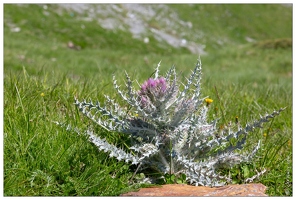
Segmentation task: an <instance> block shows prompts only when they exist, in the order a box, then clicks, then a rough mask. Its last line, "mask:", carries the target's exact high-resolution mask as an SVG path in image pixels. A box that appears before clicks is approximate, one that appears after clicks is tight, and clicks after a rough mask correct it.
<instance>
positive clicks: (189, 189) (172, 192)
mask: <svg viewBox="0 0 296 200" xmlns="http://www.w3.org/2000/svg"><path fill="white" fill-rule="evenodd" d="M265 190H266V187H265V186H264V185H263V184H260V183H259V184H243V185H226V186H222V187H213V188H211V187H204V186H192V185H185V184H168V185H162V186H160V187H150V188H142V189H140V190H139V191H138V192H129V193H126V194H122V195H121V196H267V195H266V194H265Z"/></svg>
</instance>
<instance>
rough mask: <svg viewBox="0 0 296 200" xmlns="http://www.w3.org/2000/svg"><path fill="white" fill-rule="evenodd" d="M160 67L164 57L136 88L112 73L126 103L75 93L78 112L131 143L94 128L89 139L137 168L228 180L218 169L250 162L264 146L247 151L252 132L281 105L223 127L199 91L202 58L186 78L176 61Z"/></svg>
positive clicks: (207, 182) (211, 181)
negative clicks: (119, 141)
mask: <svg viewBox="0 0 296 200" xmlns="http://www.w3.org/2000/svg"><path fill="white" fill-rule="evenodd" d="M159 67H160V63H159V64H158V66H157V67H156V70H155V73H154V75H153V76H154V77H150V78H149V79H148V80H146V81H145V82H144V83H143V84H141V85H140V84H138V86H137V87H136V88H135V86H134V84H135V82H134V81H132V80H131V78H130V77H129V75H128V74H127V73H125V76H126V82H125V87H126V90H122V89H121V87H120V86H119V85H118V84H117V80H116V79H115V76H113V86H114V88H115V90H116V91H117V93H118V95H119V97H120V98H121V99H123V101H124V102H125V103H126V105H125V106H122V105H119V104H118V103H116V101H115V100H114V99H111V98H110V97H109V96H107V95H105V99H106V101H105V103H104V104H103V105H102V104H101V103H100V102H95V103H94V102H93V101H91V100H89V101H85V100H83V101H79V100H78V99H77V98H75V105H76V106H77V107H78V108H79V111H80V112H82V113H83V114H84V115H85V116H86V117H88V118H89V119H91V120H92V121H94V122H95V123H96V124H97V125H99V126H101V127H103V128H104V129H106V130H107V131H110V132H121V133H124V134H126V135H127V137H128V138H129V140H130V143H129V144H130V146H129V147H128V148H126V149H123V148H119V147H117V146H115V145H113V144H110V143H108V142H107V140H106V139H104V138H101V137H100V136H99V135H97V134H96V133H94V131H93V130H91V129H89V130H87V131H86V133H87V134H88V135H89V139H90V141H91V142H92V143H94V144H95V145H96V146H97V147H98V149H99V150H101V151H105V152H107V153H108V154H109V156H110V157H115V158H117V159H118V160H119V161H125V162H127V163H130V164H132V165H137V167H138V168H137V171H141V170H144V169H151V170H154V171H157V172H159V173H160V174H163V175H164V174H171V175H178V174H183V175H186V181H187V182H188V183H190V184H192V185H196V186H197V185H203V186H221V185H224V184H226V183H230V182H231V178H230V177H227V176H223V175H221V174H220V173H219V172H218V171H219V169H224V168H230V167H232V166H234V165H236V164H239V163H242V162H250V161H251V160H252V158H254V156H255V154H256V152H257V151H258V149H259V148H260V141H258V143H257V144H255V145H254V147H253V150H251V152H245V153H244V151H242V150H243V148H244V147H245V144H246V141H247V136H248V133H249V132H252V131H253V130H254V129H255V128H262V127H261V125H262V124H263V123H265V122H268V121H269V119H271V118H273V117H275V116H276V115H279V113H280V112H281V111H282V110H283V109H280V110H278V111H274V112H273V113H271V114H266V115H264V116H261V117H260V118H259V119H258V120H257V121H254V122H253V123H250V124H247V125H246V126H245V127H238V129H237V130H236V131H232V130H231V129H230V128H229V129H225V130H223V131H222V132H221V130H218V129H217V128H216V124H217V121H218V119H215V120H213V121H211V122H208V120H207V112H208V109H209V105H210V103H211V102H212V100H211V99H209V98H207V97H202V96H201V75H202V73H201V61H200V60H198V62H197V64H196V66H195V68H194V70H193V71H192V73H191V75H190V76H189V77H188V78H187V79H186V80H187V82H186V83H185V84H183V83H180V82H179V81H178V78H177V73H176V70H175V67H174V66H173V67H172V68H171V69H170V70H169V71H168V72H167V73H166V74H165V75H164V76H160V75H159ZM136 83H137V82H136ZM218 132H219V134H218ZM218 135H219V136H218ZM233 141H235V142H233ZM258 175H260V173H258ZM252 178H253V179H254V177H252ZM253 179H252V180H253Z"/></svg>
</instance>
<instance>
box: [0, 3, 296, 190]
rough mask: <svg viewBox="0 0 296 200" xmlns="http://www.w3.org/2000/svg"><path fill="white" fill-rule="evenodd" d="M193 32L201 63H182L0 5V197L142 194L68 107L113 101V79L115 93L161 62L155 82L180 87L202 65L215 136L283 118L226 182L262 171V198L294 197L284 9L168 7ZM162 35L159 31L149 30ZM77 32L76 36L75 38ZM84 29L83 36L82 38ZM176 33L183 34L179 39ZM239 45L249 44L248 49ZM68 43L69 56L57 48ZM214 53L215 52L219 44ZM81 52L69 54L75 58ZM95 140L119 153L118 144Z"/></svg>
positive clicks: (44, 12) (174, 55)
mask: <svg viewBox="0 0 296 200" xmlns="http://www.w3.org/2000/svg"><path fill="white" fill-rule="evenodd" d="M167 7H168V8H169V10H170V11H171V12H173V13H177V14H178V16H179V18H180V19H182V20H183V21H191V23H192V24H193V26H192V28H191V32H187V33H186V34H187V35H186V37H188V38H187V39H188V40H189V39H190V37H192V38H193V37H194V34H195V33H197V32H198V31H199V30H202V31H203V37H201V38H200V39H199V40H197V39H196V40H195V42H197V43H200V44H204V45H205V51H206V53H207V54H204V55H198V54H194V53H191V52H190V51H189V50H188V49H186V48H184V47H180V48H174V47H172V46H170V45H169V44H167V43H165V42H160V41H158V40H156V39H153V38H150V41H149V43H144V42H143V40H141V39H138V38H134V37H132V34H131V33H130V32H128V31H124V30H116V31H115V30H108V29H104V28H102V27H101V26H100V25H99V24H98V22H97V20H83V17H85V16H87V13H78V12H77V13H76V12H75V11H69V10H66V9H62V8H60V7H59V6H58V5H54V4H52V5H46V6H45V5H35V4H30V5H18V4H4V18H3V22H4V30H3V34H4V70H3V72H4V74H3V78H4V92H3V94H4V96H3V102H4V110H3V112H4V128H3V142H4V148H3V150H4V153H3V156H4V159H3V163H4V166H3V172H4V173H3V176H4V189H3V191H4V196H118V195H120V194H122V193H124V192H127V191H130V190H135V189H137V188H139V187H145V186H146V185H140V184H136V183H135V184H130V183H129V179H130V178H131V176H132V175H133V169H132V168H131V167H130V165H128V164H126V163H124V162H118V161H117V160H116V159H111V158H109V157H108V154H106V153H104V152H100V151H98V149H97V148H96V146H94V145H93V144H91V143H90V142H88V138H87V137H86V136H84V135H78V134H76V133H75V132H69V131H67V130H66V129H64V128H61V127H59V126H57V125H56V124H55V123H54V122H61V123H66V124H71V125H73V126H76V127H78V128H80V129H84V128H86V127H87V126H89V125H91V122H90V121H89V120H87V119H86V118H85V117H84V116H82V115H81V114H80V113H79V112H78V110H77V109H76V108H75V106H74V104H73V103H74V96H77V97H78V98H79V99H89V98H91V99H92V100H94V101H95V100H99V101H100V102H103V101H104V94H107V95H109V96H110V97H112V98H114V99H116V100H118V101H120V99H119V98H118V96H117V94H116V91H115V89H113V86H112V75H113V74H115V75H116V78H117V80H118V83H119V84H121V85H124V71H126V72H127V73H128V74H129V75H130V76H131V77H132V78H133V79H134V80H138V81H139V83H142V82H143V81H145V80H146V79H147V78H148V77H149V76H150V75H151V74H152V73H153V71H154V68H155V67H156V66H157V64H158V62H159V61H161V67H160V73H163V74H164V73H165V72H166V71H167V70H168V69H169V68H170V67H171V66H172V65H175V66H176V69H177V72H179V75H180V77H179V78H180V80H181V81H184V80H185V79H184V77H185V76H187V75H189V74H190V72H191V71H190V70H192V69H194V66H195V63H196V60H197V59H198V58H199V56H200V58H201V61H202V67H203V70H202V72H203V77H202V94H203V96H208V97H210V98H211V99H213V100H214V101H213V103H212V104H211V107H210V113H209V120H211V119H213V118H216V117H218V118H220V120H219V124H218V125H219V126H223V125H224V124H227V123H229V122H232V123H234V122H235V120H236V117H238V119H239V122H240V124H241V125H243V126H244V125H246V123H248V122H252V120H254V119H258V118H259V117H260V114H261V115H264V114H265V113H271V112H272V111H273V110H278V109H280V108H283V107H285V108H286V109H285V111H283V112H282V113H281V114H280V116H278V117H276V118H274V120H271V121H270V122H269V123H266V124H265V126H264V127H263V128H262V129H260V130H255V131H254V132H253V133H251V134H250V137H249V140H248V144H253V143H257V141H258V140H259V139H260V140H261V141H262V147H261V149H260V151H259V153H258V154H257V158H256V159H255V160H254V162H253V163H250V164H242V165H240V166H238V167H236V168H233V169H230V170H228V171H224V172H223V173H227V174H230V175H231V176H232V177H233V179H234V180H235V182H236V183H243V180H244V179H245V177H249V176H252V175H254V174H255V173H256V170H259V171H260V170H261V169H263V168H265V169H267V172H266V173H265V174H264V175H263V176H261V177H260V178H259V179H256V180H255V182H256V183H262V184H264V185H266V186H267V191H266V193H267V194H268V195H269V196H292V195H293V191H292V144H293V143H292V6H287V5H281V4H270V5H261V4H256V5H247V4H246V5H244V4H239V5H235V4H232V5H227V4H223V5H214V4H207V5H199V4H196V5H186V4H184V5H182V4H180V5H179V4H178V5H177V4H176V5H167ZM147 23H148V24H149V25H150V26H153V27H154V28H156V29H159V30H161V29H162V26H161V25H160V24H158V21H156V20H155V21H153V20H151V21H147ZM82 25H83V26H82ZM82 27H83V28H82ZM177 31H179V32H180V31H182V30H177ZM246 38H252V41H251V42H250V41H247V39H246ZM69 41H71V42H73V43H74V44H75V45H76V46H77V49H73V48H69V47H67V44H68V43H69ZM219 41H223V42H219ZM78 47H79V48H78ZM97 133H98V134H99V135H100V136H102V137H107V139H108V140H110V141H113V143H117V144H118V145H123V143H124V138H123V139H122V137H123V136H122V135H120V134H119V133H108V132H106V131H105V130H104V129H102V128H100V127H97Z"/></svg>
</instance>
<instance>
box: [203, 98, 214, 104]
mask: <svg viewBox="0 0 296 200" xmlns="http://www.w3.org/2000/svg"><path fill="white" fill-rule="evenodd" d="M213 101H214V100H213V99H210V98H206V99H205V102H206V103H207V106H209V105H210V104H211V103H212V102H213Z"/></svg>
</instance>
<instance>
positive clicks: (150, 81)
mask: <svg viewBox="0 0 296 200" xmlns="http://www.w3.org/2000/svg"><path fill="white" fill-rule="evenodd" d="M147 85H148V87H149V88H151V89H152V88H155V87H156V81H155V80H154V79H153V78H149V79H148V81H147Z"/></svg>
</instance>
